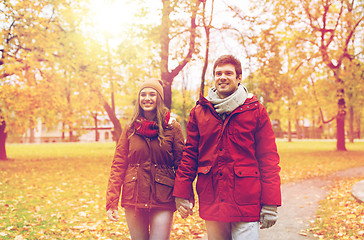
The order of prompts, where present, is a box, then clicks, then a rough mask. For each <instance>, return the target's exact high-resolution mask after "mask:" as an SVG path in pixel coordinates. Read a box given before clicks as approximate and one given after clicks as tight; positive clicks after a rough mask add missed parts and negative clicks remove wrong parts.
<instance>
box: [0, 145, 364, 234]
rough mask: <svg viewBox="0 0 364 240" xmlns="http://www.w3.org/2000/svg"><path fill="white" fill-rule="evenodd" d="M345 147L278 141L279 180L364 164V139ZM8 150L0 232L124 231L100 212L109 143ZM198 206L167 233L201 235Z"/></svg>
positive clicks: (0, 190)
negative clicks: (336, 147) (342, 148)
mask: <svg viewBox="0 0 364 240" xmlns="http://www.w3.org/2000/svg"><path fill="white" fill-rule="evenodd" d="M347 148H348V149H349V151H348V152H336V151H335V142H293V143H287V142H278V151H279V153H280V156H281V167H282V172H281V177H282V182H284V183H285V182H290V181H295V180H298V179H304V178H309V177H315V176H322V175H327V174H329V173H331V172H333V171H337V170H341V169H346V168H351V167H355V166H364V150H362V149H364V143H354V144H347ZM7 153H8V156H9V157H10V158H11V159H12V160H10V161H0V179H1V181H0V239H128V238H129V234H128V230H127V225H126V222H125V218H123V212H122V209H120V215H121V220H120V221H119V222H117V223H114V222H110V221H108V220H107V219H106V214H105V191H106V185H107V180H108V174H109V171H110V165H111V160H112V156H113V153H114V143H72V144H70V143H63V144H59V143H57V144H56V143H54V144H28V145H26V144H23V145H21V144H10V145H7ZM197 208H198V206H197V207H196V209H195V210H194V215H193V216H192V217H189V218H188V219H187V220H183V219H181V218H180V217H179V216H178V214H176V215H175V220H174V224H173V230H172V236H171V239H198V238H199V237H201V236H203V233H204V222H203V221H202V220H201V219H200V218H199V217H198V210H197ZM348 224H350V223H348ZM319 228H320V227H319Z"/></svg>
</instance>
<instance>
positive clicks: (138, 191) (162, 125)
mask: <svg viewBox="0 0 364 240" xmlns="http://www.w3.org/2000/svg"><path fill="white" fill-rule="evenodd" d="M163 98H164V95H163V87H162V85H161V81H160V80H156V79H150V80H147V81H146V82H144V83H143V84H142V86H141V88H140V91H139V96H138V101H137V102H136V105H135V106H136V107H135V112H134V115H133V117H132V119H131V121H130V123H129V125H128V126H127V127H125V128H124V130H123V133H122V135H121V137H120V139H119V142H118V144H117V147H116V150H115V155H114V159H113V163H112V166H111V173H110V178H109V183H108V188H107V194H106V210H107V216H108V218H109V219H110V220H113V221H117V220H118V218H119V216H118V202H119V197H120V192H121V186H123V188H122V189H123V190H122V197H121V206H122V207H124V209H125V217H126V221H127V224H128V228H129V232H130V235H131V238H132V239H138V240H139V239H150V240H152V239H158V240H161V239H169V235H170V231H171V227H172V221H173V212H174V211H176V205H175V202H174V197H173V196H172V192H173V186H174V178H175V170H176V169H177V167H178V165H179V163H180V160H181V158H182V150H183V145H184V139H183V135H182V131H181V126H180V124H179V123H178V122H176V121H174V120H173V121H172V120H171V119H170V113H169V112H168V109H167V108H166V107H165V106H164V104H163Z"/></svg>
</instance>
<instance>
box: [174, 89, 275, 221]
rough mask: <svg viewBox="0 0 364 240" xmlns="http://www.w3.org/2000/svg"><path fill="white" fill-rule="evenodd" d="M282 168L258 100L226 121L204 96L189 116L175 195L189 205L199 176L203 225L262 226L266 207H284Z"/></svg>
mask: <svg viewBox="0 0 364 240" xmlns="http://www.w3.org/2000/svg"><path fill="white" fill-rule="evenodd" d="M278 163H279V156H278V153H277V147H276V143H275V136H274V133H273V129H272V126H271V123H270V119H269V116H268V113H267V111H266V109H265V108H264V107H263V105H262V104H261V103H259V102H258V100H257V98H256V97H255V96H254V97H252V98H248V99H247V100H246V101H245V103H244V104H243V105H241V106H239V107H238V108H236V109H235V110H234V111H233V112H232V113H231V114H229V115H228V116H227V117H226V119H225V120H223V119H222V118H221V117H220V116H219V115H218V114H217V112H216V111H215V109H214V107H213V105H212V104H211V103H210V102H209V101H208V100H207V99H206V98H204V97H203V96H201V97H200V100H199V101H198V103H197V105H196V106H195V107H194V108H193V109H192V110H191V113H190V118H189V122H188V125H187V142H186V146H185V148H184V152H183V158H182V161H181V165H180V166H179V167H178V170H177V175H176V179H175V184H174V193H173V195H174V196H175V197H180V198H184V199H191V196H193V187H192V183H193V181H194V179H195V177H196V175H197V176H198V177H197V183H196V191H197V194H198V197H199V211H200V217H201V218H202V219H205V220H209V221H220V222H253V221H259V214H260V210H261V206H262V205H277V206H280V205H281V191H280V177H279V171H280V167H279V166H278Z"/></svg>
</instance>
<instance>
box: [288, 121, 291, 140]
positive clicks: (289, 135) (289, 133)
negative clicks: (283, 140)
mask: <svg viewBox="0 0 364 240" xmlns="http://www.w3.org/2000/svg"><path fill="white" fill-rule="evenodd" d="M288 142H292V127H291V120H288Z"/></svg>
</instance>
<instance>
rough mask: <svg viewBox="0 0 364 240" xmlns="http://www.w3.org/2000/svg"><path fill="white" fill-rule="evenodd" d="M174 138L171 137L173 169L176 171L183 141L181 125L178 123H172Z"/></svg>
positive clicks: (180, 157) (179, 161)
mask: <svg viewBox="0 0 364 240" xmlns="http://www.w3.org/2000/svg"><path fill="white" fill-rule="evenodd" d="M173 129H174V136H173V167H174V169H178V166H179V165H180V163H181V159H182V152H183V147H184V145H185V140H184V137H183V134H182V129H181V125H180V124H179V123H178V122H175V123H174V126H173Z"/></svg>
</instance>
